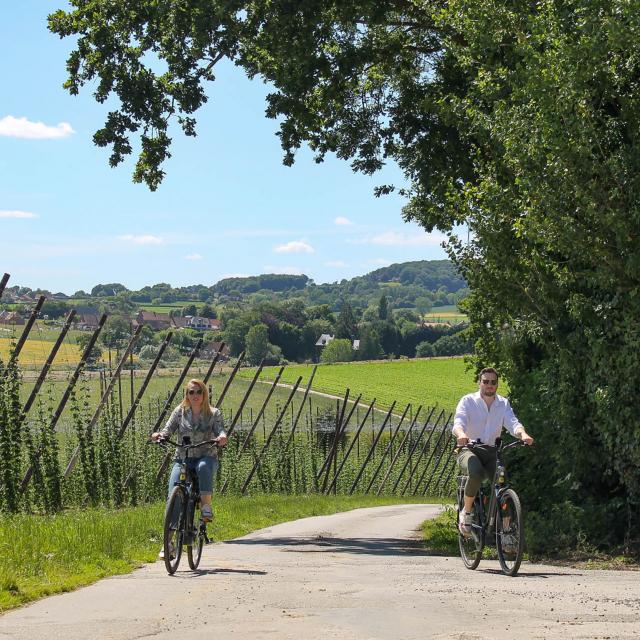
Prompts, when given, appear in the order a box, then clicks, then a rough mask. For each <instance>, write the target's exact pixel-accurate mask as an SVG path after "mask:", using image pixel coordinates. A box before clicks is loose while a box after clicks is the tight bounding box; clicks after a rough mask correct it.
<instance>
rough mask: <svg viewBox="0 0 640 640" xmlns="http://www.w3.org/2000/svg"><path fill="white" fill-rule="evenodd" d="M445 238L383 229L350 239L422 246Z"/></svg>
mask: <svg viewBox="0 0 640 640" xmlns="http://www.w3.org/2000/svg"><path fill="white" fill-rule="evenodd" d="M446 239H447V238H446V237H445V236H443V235H440V234H429V233H420V232H418V233H398V232H397V231H385V232H384V233H380V234H378V235H377V236H369V237H367V238H362V239H360V240H352V241H351V242H353V244H375V245H379V246H384V247H422V246H436V245H440V244H442V242H444V241H445V240H446Z"/></svg>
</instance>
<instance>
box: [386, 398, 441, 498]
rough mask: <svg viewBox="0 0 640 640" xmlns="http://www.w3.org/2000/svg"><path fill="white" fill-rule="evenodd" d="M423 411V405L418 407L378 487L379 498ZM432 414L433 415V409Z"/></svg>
mask: <svg viewBox="0 0 640 640" xmlns="http://www.w3.org/2000/svg"><path fill="white" fill-rule="evenodd" d="M421 411H422V405H420V406H419V407H418V410H417V411H416V415H415V416H413V420H412V421H411V424H410V425H409V428H408V429H407V432H406V433H405V434H404V438H402V442H401V443H400V445H399V446H398V450H397V451H396V453H395V455H394V456H393V458H392V459H391V464H390V465H389V468H388V469H387V473H385V474H384V478H382V482H381V483H380V486H379V487H378V491H376V495H377V496H379V495H380V493H381V492H382V489H383V488H384V485H385V484H386V482H387V480H388V479H389V476H390V475H391V470H392V469H393V467H394V465H395V463H396V461H397V460H398V458H399V457H400V455H401V454H402V449H403V448H404V445H405V443H406V442H407V439H408V438H409V435H410V434H411V431H412V429H413V427H415V425H416V422H418V416H419V415H420V412H421ZM431 413H433V409H431ZM430 417H431V414H429V417H428V418H427V420H429V418H430Z"/></svg>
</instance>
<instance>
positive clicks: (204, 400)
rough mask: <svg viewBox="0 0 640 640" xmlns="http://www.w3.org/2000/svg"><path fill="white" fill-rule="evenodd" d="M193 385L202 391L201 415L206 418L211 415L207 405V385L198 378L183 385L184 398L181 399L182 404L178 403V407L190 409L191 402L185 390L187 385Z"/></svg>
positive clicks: (209, 406)
mask: <svg viewBox="0 0 640 640" xmlns="http://www.w3.org/2000/svg"><path fill="white" fill-rule="evenodd" d="M194 384H195V385H197V386H198V387H200V388H201V389H202V413H203V414H204V415H205V417H207V418H208V417H209V416H210V415H211V414H212V413H213V412H212V411H211V405H210V404H209V391H208V389H207V385H206V384H205V383H204V382H203V381H202V380H199V379H198V378H192V379H191V380H189V382H187V384H186V385H185V388H184V397H183V398H182V402H181V403H180V406H181V407H182V408H183V409H190V408H191V401H190V400H189V394H188V393H187V390H188V389H189V385H194Z"/></svg>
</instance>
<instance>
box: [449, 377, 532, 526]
mask: <svg viewBox="0 0 640 640" xmlns="http://www.w3.org/2000/svg"><path fill="white" fill-rule="evenodd" d="M478 386H479V391H477V392H476V393H469V394H467V395H466V396H464V397H463V398H462V399H461V400H460V402H459V403H458V407H457V408H456V414H455V418H454V421H453V428H452V432H453V435H454V436H455V437H456V439H457V445H458V447H464V446H465V445H466V444H467V443H468V442H469V440H476V441H479V443H480V446H476V447H474V451H473V452H472V451H470V450H469V449H466V448H463V449H462V451H461V453H460V455H459V456H458V464H459V465H460V467H461V469H462V473H463V475H465V476H468V480H467V483H466V485H465V488H464V510H462V511H460V522H459V527H460V531H461V532H462V533H463V534H468V532H469V531H470V530H471V524H472V513H471V511H472V509H473V500H474V498H475V495H476V493H477V491H478V489H479V488H480V485H481V484H482V481H483V479H484V478H487V479H489V480H491V478H493V474H494V472H495V461H496V455H495V446H494V445H495V441H496V439H497V438H499V437H500V434H501V432H502V427H505V428H506V429H507V431H509V433H510V434H511V435H512V436H514V437H516V438H519V439H520V440H522V441H523V442H525V443H526V444H529V445H530V444H533V438H532V437H531V436H530V435H529V434H528V433H527V432H526V430H525V428H524V427H523V426H522V424H521V423H520V421H519V420H518V418H516V416H515V414H514V413H513V409H512V408H511V404H510V403H509V400H507V399H506V398H504V397H503V396H500V395H498V394H497V393H496V391H497V388H498V372H497V371H496V370H495V369H493V368H492V367H489V368H486V369H483V370H482V371H481V372H480V376H479V377H478Z"/></svg>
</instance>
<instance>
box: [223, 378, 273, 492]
mask: <svg viewBox="0 0 640 640" xmlns="http://www.w3.org/2000/svg"><path fill="white" fill-rule="evenodd" d="M283 371H284V367H280V371H278V375H277V376H276V379H275V380H274V381H273V384H272V385H271V388H270V389H269V393H268V394H267V397H266V398H265V399H264V402H263V403H262V407H261V408H260V411H259V412H258V414H257V415H256V418H255V420H254V421H253V424H252V425H251V428H250V429H249V433H247V437H246V438H245V440H244V443H243V444H242V445H241V446H240V448H239V449H238V452H237V453H236V461H237V460H239V459H240V456H241V455H242V454H243V452H244V451H245V449H246V448H247V447H248V446H249V442H250V440H251V436H252V435H253V433H254V431H255V430H256V429H257V428H258V424H260V418H261V417H262V414H263V413H264V410H265V409H266V408H267V405H268V404H269V400H270V399H271V396H272V394H273V392H274V391H275V389H276V387H277V386H278V382H279V381H280V377H281V376H282V372H283ZM228 486H229V477H228V476H227V478H226V480H225V481H224V484H223V485H222V488H221V489H220V493H221V494H224V493H225V492H226V490H227V487H228Z"/></svg>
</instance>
